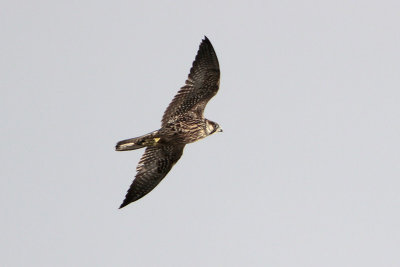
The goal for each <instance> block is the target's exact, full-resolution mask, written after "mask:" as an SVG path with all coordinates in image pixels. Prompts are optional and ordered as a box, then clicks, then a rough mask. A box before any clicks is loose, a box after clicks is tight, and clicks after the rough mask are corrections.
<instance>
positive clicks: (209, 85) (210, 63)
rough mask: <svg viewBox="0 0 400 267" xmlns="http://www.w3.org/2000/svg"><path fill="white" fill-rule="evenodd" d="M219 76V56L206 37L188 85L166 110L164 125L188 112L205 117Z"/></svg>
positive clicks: (193, 66) (187, 81)
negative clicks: (206, 107) (206, 108)
mask: <svg viewBox="0 0 400 267" xmlns="http://www.w3.org/2000/svg"><path fill="white" fill-rule="evenodd" d="M219 76H220V72H219V63H218V58H217V55H216V54H215V51H214V48H213V46H212V45H211V42H210V40H208V38H207V37H204V40H203V41H202V42H201V44H200V47H199V51H198V52H197V56H196V59H195V60H194V62H193V65H192V68H191V69H190V73H189V77H188V79H187V80H186V84H185V85H184V86H183V87H182V88H181V89H180V90H179V91H178V93H177V94H176V95H175V97H174V99H173V100H172V102H171V104H169V106H168V108H167V109H166V110H165V113H164V116H163V118H162V125H163V126H164V125H165V124H167V123H168V121H170V120H172V119H174V118H175V117H176V116H179V115H181V114H184V113H186V112H188V111H194V112H195V113H196V114H197V115H198V116H200V117H201V116H203V111H204V108H205V106H206V105H207V103H208V101H209V100H210V99H211V98H212V97H213V96H214V95H215V94H216V93H217V91H218V88H219Z"/></svg>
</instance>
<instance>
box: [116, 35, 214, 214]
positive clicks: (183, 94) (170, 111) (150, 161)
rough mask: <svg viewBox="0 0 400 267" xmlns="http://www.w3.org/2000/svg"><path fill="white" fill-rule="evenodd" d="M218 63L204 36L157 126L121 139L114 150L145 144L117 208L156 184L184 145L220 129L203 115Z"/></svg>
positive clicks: (212, 93) (141, 195) (212, 88)
mask: <svg viewBox="0 0 400 267" xmlns="http://www.w3.org/2000/svg"><path fill="white" fill-rule="evenodd" d="M219 76H220V71H219V63H218V59H217V55H216V54H215V51H214V48H213V46H212V45H211V42H210V40H208V38H207V37H204V39H203V40H202V42H201V44H200V47H199V50H198V52H197V55H196V58H195V60H194V62H193V65H192V68H191V69H190V73H189V76H188V78H187V80H186V82H185V85H184V86H183V87H182V88H181V89H180V90H179V91H178V93H177V94H176V95H175V97H174V99H173V100H172V102H171V103H170V104H169V106H168V107H167V109H166V110H165V112H164V115H163V117H162V121H161V122H162V123H161V128H160V129H159V130H156V131H153V132H151V133H148V134H145V135H143V136H139V137H135V138H131V139H127V140H122V141H120V142H118V143H117V145H116V147H115V150H117V151H127V150H134V149H138V148H142V147H146V150H145V152H144V154H143V156H142V158H141V159H140V161H139V164H138V165H137V167H136V171H137V173H136V177H135V179H134V180H133V182H132V185H131V187H130V188H129V190H128V192H127V194H126V196H125V200H124V201H123V202H122V204H121V206H120V207H119V208H123V207H125V206H126V205H128V204H129V203H131V202H134V201H136V200H138V199H140V198H142V197H143V196H145V195H146V194H148V193H149V192H150V191H151V190H153V189H154V187H156V186H157V185H158V184H159V183H160V182H161V180H162V179H163V178H164V177H165V176H166V175H167V173H168V172H169V171H170V170H171V168H172V166H174V164H175V163H176V162H177V161H178V160H179V159H180V157H181V156H182V153H183V149H184V147H185V145H186V144H189V143H193V142H195V141H197V140H200V139H202V138H204V137H207V136H209V135H211V134H213V133H216V132H222V128H221V127H220V126H219V125H218V124H217V123H216V122H213V121H210V120H207V119H206V118H204V115H203V112H204V108H205V106H206V105H207V103H208V101H209V100H210V99H211V98H212V97H213V96H214V95H215V94H216V93H217V91H218V88H219Z"/></svg>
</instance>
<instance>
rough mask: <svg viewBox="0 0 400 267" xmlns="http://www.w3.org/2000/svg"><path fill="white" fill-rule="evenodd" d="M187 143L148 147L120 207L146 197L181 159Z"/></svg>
mask: <svg viewBox="0 0 400 267" xmlns="http://www.w3.org/2000/svg"><path fill="white" fill-rule="evenodd" d="M184 147H185V145H180V146H179V145H178V146H176V145H174V146H172V145H163V146H155V147H147V148H146V151H145V152H144V154H143V156H142V158H141V159H140V161H139V164H138V166H137V167H136V171H137V173H136V177H135V180H133V183H132V185H131V187H130V188H129V190H128V192H127V194H126V196H125V200H124V202H123V203H122V204H121V206H120V207H119V208H123V207H125V206H126V205H128V204H129V203H131V202H133V201H136V200H138V199H139V198H142V197H144V196H145V195H146V194H148V193H149V192H150V191H151V190H153V189H154V187H156V186H157V185H158V184H159V183H160V182H161V180H162V179H163V178H164V177H165V176H166V175H167V173H168V172H169V171H170V170H171V168H172V166H174V164H175V163H176V162H177V161H178V160H179V159H180V157H181V156H182V153H183V148H184Z"/></svg>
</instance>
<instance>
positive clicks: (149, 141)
mask: <svg viewBox="0 0 400 267" xmlns="http://www.w3.org/2000/svg"><path fill="white" fill-rule="evenodd" d="M157 133H158V131H154V132H151V133H148V134H145V135H142V136H139V137H135V138H131V139H126V140H122V141H119V142H118V143H117V145H116V146H115V150H116V151H127V150H134V149H139V148H142V147H147V146H154V145H156V144H157V142H158V141H159V140H160V138H159V137H157Z"/></svg>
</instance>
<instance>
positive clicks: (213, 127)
mask: <svg viewBox="0 0 400 267" xmlns="http://www.w3.org/2000/svg"><path fill="white" fill-rule="evenodd" d="M206 132H207V135H211V134H213V133H217V132H222V128H221V127H220V126H219V125H218V123H216V122H213V121H210V120H206Z"/></svg>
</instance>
